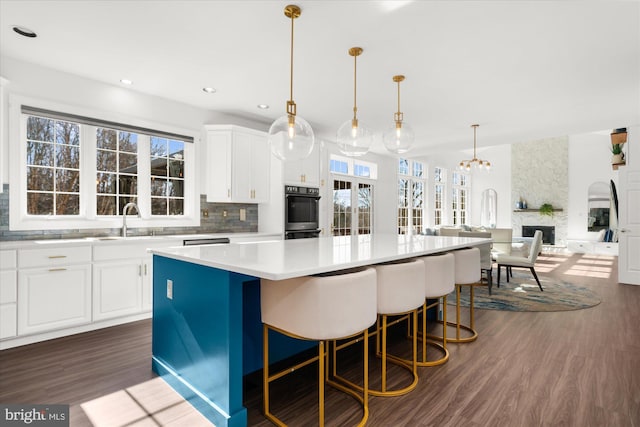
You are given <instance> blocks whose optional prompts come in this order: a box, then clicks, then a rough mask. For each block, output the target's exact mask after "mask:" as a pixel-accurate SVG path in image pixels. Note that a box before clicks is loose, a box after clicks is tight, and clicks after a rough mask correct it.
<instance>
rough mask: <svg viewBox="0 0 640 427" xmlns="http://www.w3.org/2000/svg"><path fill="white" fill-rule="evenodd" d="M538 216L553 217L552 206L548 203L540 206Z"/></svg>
mask: <svg viewBox="0 0 640 427" xmlns="http://www.w3.org/2000/svg"><path fill="white" fill-rule="evenodd" d="M540 215H548V216H553V206H551V204H550V203H544V204H542V205H541V206H540Z"/></svg>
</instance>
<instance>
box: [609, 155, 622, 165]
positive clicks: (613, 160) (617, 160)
mask: <svg viewBox="0 0 640 427" xmlns="http://www.w3.org/2000/svg"><path fill="white" fill-rule="evenodd" d="M622 162H624V157H623V155H622V154H614V155H613V156H612V157H611V164H614V165H616V164H618V163H622Z"/></svg>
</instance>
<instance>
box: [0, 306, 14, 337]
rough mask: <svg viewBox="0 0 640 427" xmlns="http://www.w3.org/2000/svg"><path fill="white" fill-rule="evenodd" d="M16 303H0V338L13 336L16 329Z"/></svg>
mask: <svg viewBox="0 0 640 427" xmlns="http://www.w3.org/2000/svg"><path fill="white" fill-rule="evenodd" d="M16 316H17V315H16V305H15V304H4V305H0V340H1V339H3V338H11V337H15V336H16V334H17V331H18V328H17V317H16Z"/></svg>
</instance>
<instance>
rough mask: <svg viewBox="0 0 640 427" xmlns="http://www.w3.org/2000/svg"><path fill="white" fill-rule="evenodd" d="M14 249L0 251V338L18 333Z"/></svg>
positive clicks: (15, 257)
mask: <svg viewBox="0 0 640 427" xmlns="http://www.w3.org/2000/svg"><path fill="white" fill-rule="evenodd" d="M16 253H17V252H16V251H15V250H8V251H0V339H4V338H11V337H15V336H16V334H17V333H18V314H17V313H18V310H17V301H18V275H17V274H18V273H17V270H16V265H17V262H16V259H17V256H16Z"/></svg>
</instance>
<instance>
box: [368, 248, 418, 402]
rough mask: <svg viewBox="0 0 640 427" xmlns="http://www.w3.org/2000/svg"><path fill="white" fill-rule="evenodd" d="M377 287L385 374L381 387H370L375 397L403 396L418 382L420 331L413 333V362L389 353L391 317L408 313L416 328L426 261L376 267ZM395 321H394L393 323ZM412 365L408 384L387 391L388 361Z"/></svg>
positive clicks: (378, 327) (379, 350)
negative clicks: (418, 334) (388, 334)
mask: <svg viewBox="0 0 640 427" xmlns="http://www.w3.org/2000/svg"><path fill="white" fill-rule="evenodd" d="M375 268H376V274H377V289H378V292H377V293H378V296H377V298H378V301H377V305H378V321H377V322H376V334H377V337H376V350H377V353H378V354H379V355H380V357H381V364H382V373H381V378H380V389H375V390H374V389H372V388H370V389H369V393H370V394H372V395H374V396H400V395H403V394H406V393H408V392H410V391H411V390H413V389H414V388H416V386H417V385H418V360H417V356H418V354H417V347H418V345H417V344H418V342H417V334H413V339H412V345H411V351H412V358H411V361H410V363H406V362H405V361H404V360H403V359H402V358H400V357H396V356H393V355H389V354H388V353H387V328H388V326H391V324H393V323H391V324H389V322H388V318H389V317H395V316H402V317H403V318H406V317H407V315H408V316H409V321H410V322H411V325H412V329H413V330H414V331H415V330H417V326H418V309H420V308H421V307H422V305H423V304H424V263H423V262H422V261H421V260H419V259H412V260H410V261H406V260H402V261H400V262H392V263H385V264H378V265H376V266H375ZM394 323H395V322H394ZM388 361H391V362H394V363H396V364H398V365H399V366H402V367H405V368H409V369H410V371H411V375H412V377H413V379H412V381H411V383H410V384H409V385H407V386H405V387H402V388H399V389H394V390H387V362H388Z"/></svg>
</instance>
